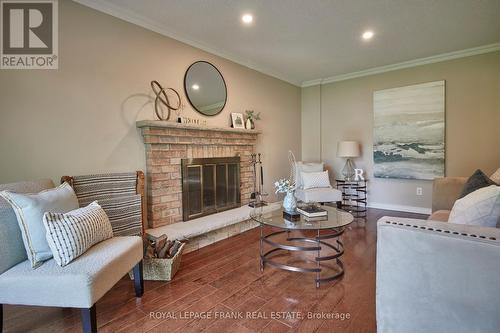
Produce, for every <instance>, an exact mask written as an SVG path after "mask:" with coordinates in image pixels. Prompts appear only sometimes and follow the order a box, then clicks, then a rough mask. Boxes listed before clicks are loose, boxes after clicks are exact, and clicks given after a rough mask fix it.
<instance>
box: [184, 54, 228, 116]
mask: <svg viewBox="0 0 500 333" xmlns="http://www.w3.org/2000/svg"><path fill="white" fill-rule="evenodd" d="M184 90H185V91H186V96H187V98H188V100H189V103H191V105H192V106H193V108H194V109H195V110H196V111H198V112H199V113H201V114H203V115H205V116H215V115H216V114H218V113H219V112H221V111H222V109H224V106H225V105H226V100H227V89H226V82H224V78H223V77H222V74H221V73H220V72H219V70H218V69H217V68H216V67H215V66H214V65H212V64H211V63H209V62H206V61H197V62H195V63H194V64H192V65H191V66H189V68H188V69H187V71H186V75H185V76H184Z"/></svg>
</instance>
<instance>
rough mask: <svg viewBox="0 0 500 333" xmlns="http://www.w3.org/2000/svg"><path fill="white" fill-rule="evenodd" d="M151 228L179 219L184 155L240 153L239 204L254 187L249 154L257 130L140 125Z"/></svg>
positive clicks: (215, 155)
mask: <svg viewBox="0 0 500 333" xmlns="http://www.w3.org/2000/svg"><path fill="white" fill-rule="evenodd" d="M142 135H143V138H144V144H145V146H146V168H147V173H146V178H147V206H148V221H149V227H150V228H156V227H159V226H162V225H167V224H172V223H176V222H180V221H182V179H181V177H182V175H181V160H182V159H183V158H206V157H234V156H240V192H241V204H242V205H245V204H248V202H249V200H250V194H251V193H252V191H253V172H252V168H251V164H250V162H251V154H253V153H255V144H256V140H257V135H258V133H251V132H246V131H245V132H244V131H241V132H226V131H217V130H206V129H196V128H188V129H186V128H170V127H168V128H163V127H161V128H159V127H143V128H142Z"/></svg>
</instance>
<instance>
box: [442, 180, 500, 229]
mask: <svg viewBox="0 0 500 333" xmlns="http://www.w3.org/2000/svg"><path fill="white" fill-rule="evenodd" d="M499 218H500V186H497V185H491V186H488V187H483V188H480V189H479V190H477V191H474V192H472V193H471V194H469V195H467V196H465V197H464V198H462V199H458V200H457V201H455V205H454V206H453V209H452V210H451V213H450V218H449V220H448V222H450V223H456V224H469V225H480V226H483V227H496V226H497V222H498V219H499Z"/></svg>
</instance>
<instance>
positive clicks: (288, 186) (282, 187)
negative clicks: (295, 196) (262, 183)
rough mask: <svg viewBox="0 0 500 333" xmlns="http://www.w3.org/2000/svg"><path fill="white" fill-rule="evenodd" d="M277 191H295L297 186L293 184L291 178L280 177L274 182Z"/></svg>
mask: <svg viewBox="0 0 500 333" xmlns="http://www.w3.org/2000/svg"><path fill="white" fill-rule="evenodd" d="M274 187H275V188H276V193H293V192H294V191H295V186H293V185H292V183H291V182H290V180H289V179H280V180H278V181H277V182H275V183H274Z"/></svg>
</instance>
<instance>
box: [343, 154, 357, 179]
mask: <svg viewBox="0 0 500 333" xmlns="http://www.w3.org/2000/svg"><path fill="white" fill-rule="evenodd" d="M355 167H356V165H355V164H354V161H353V160H352V159H350V158H348V159H347V160H346V162H345V165H344V168H343V169H342V176H344V180H347V181H350V180H353V179H354V175H355V173H354V168H355Z"/></svg>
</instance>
